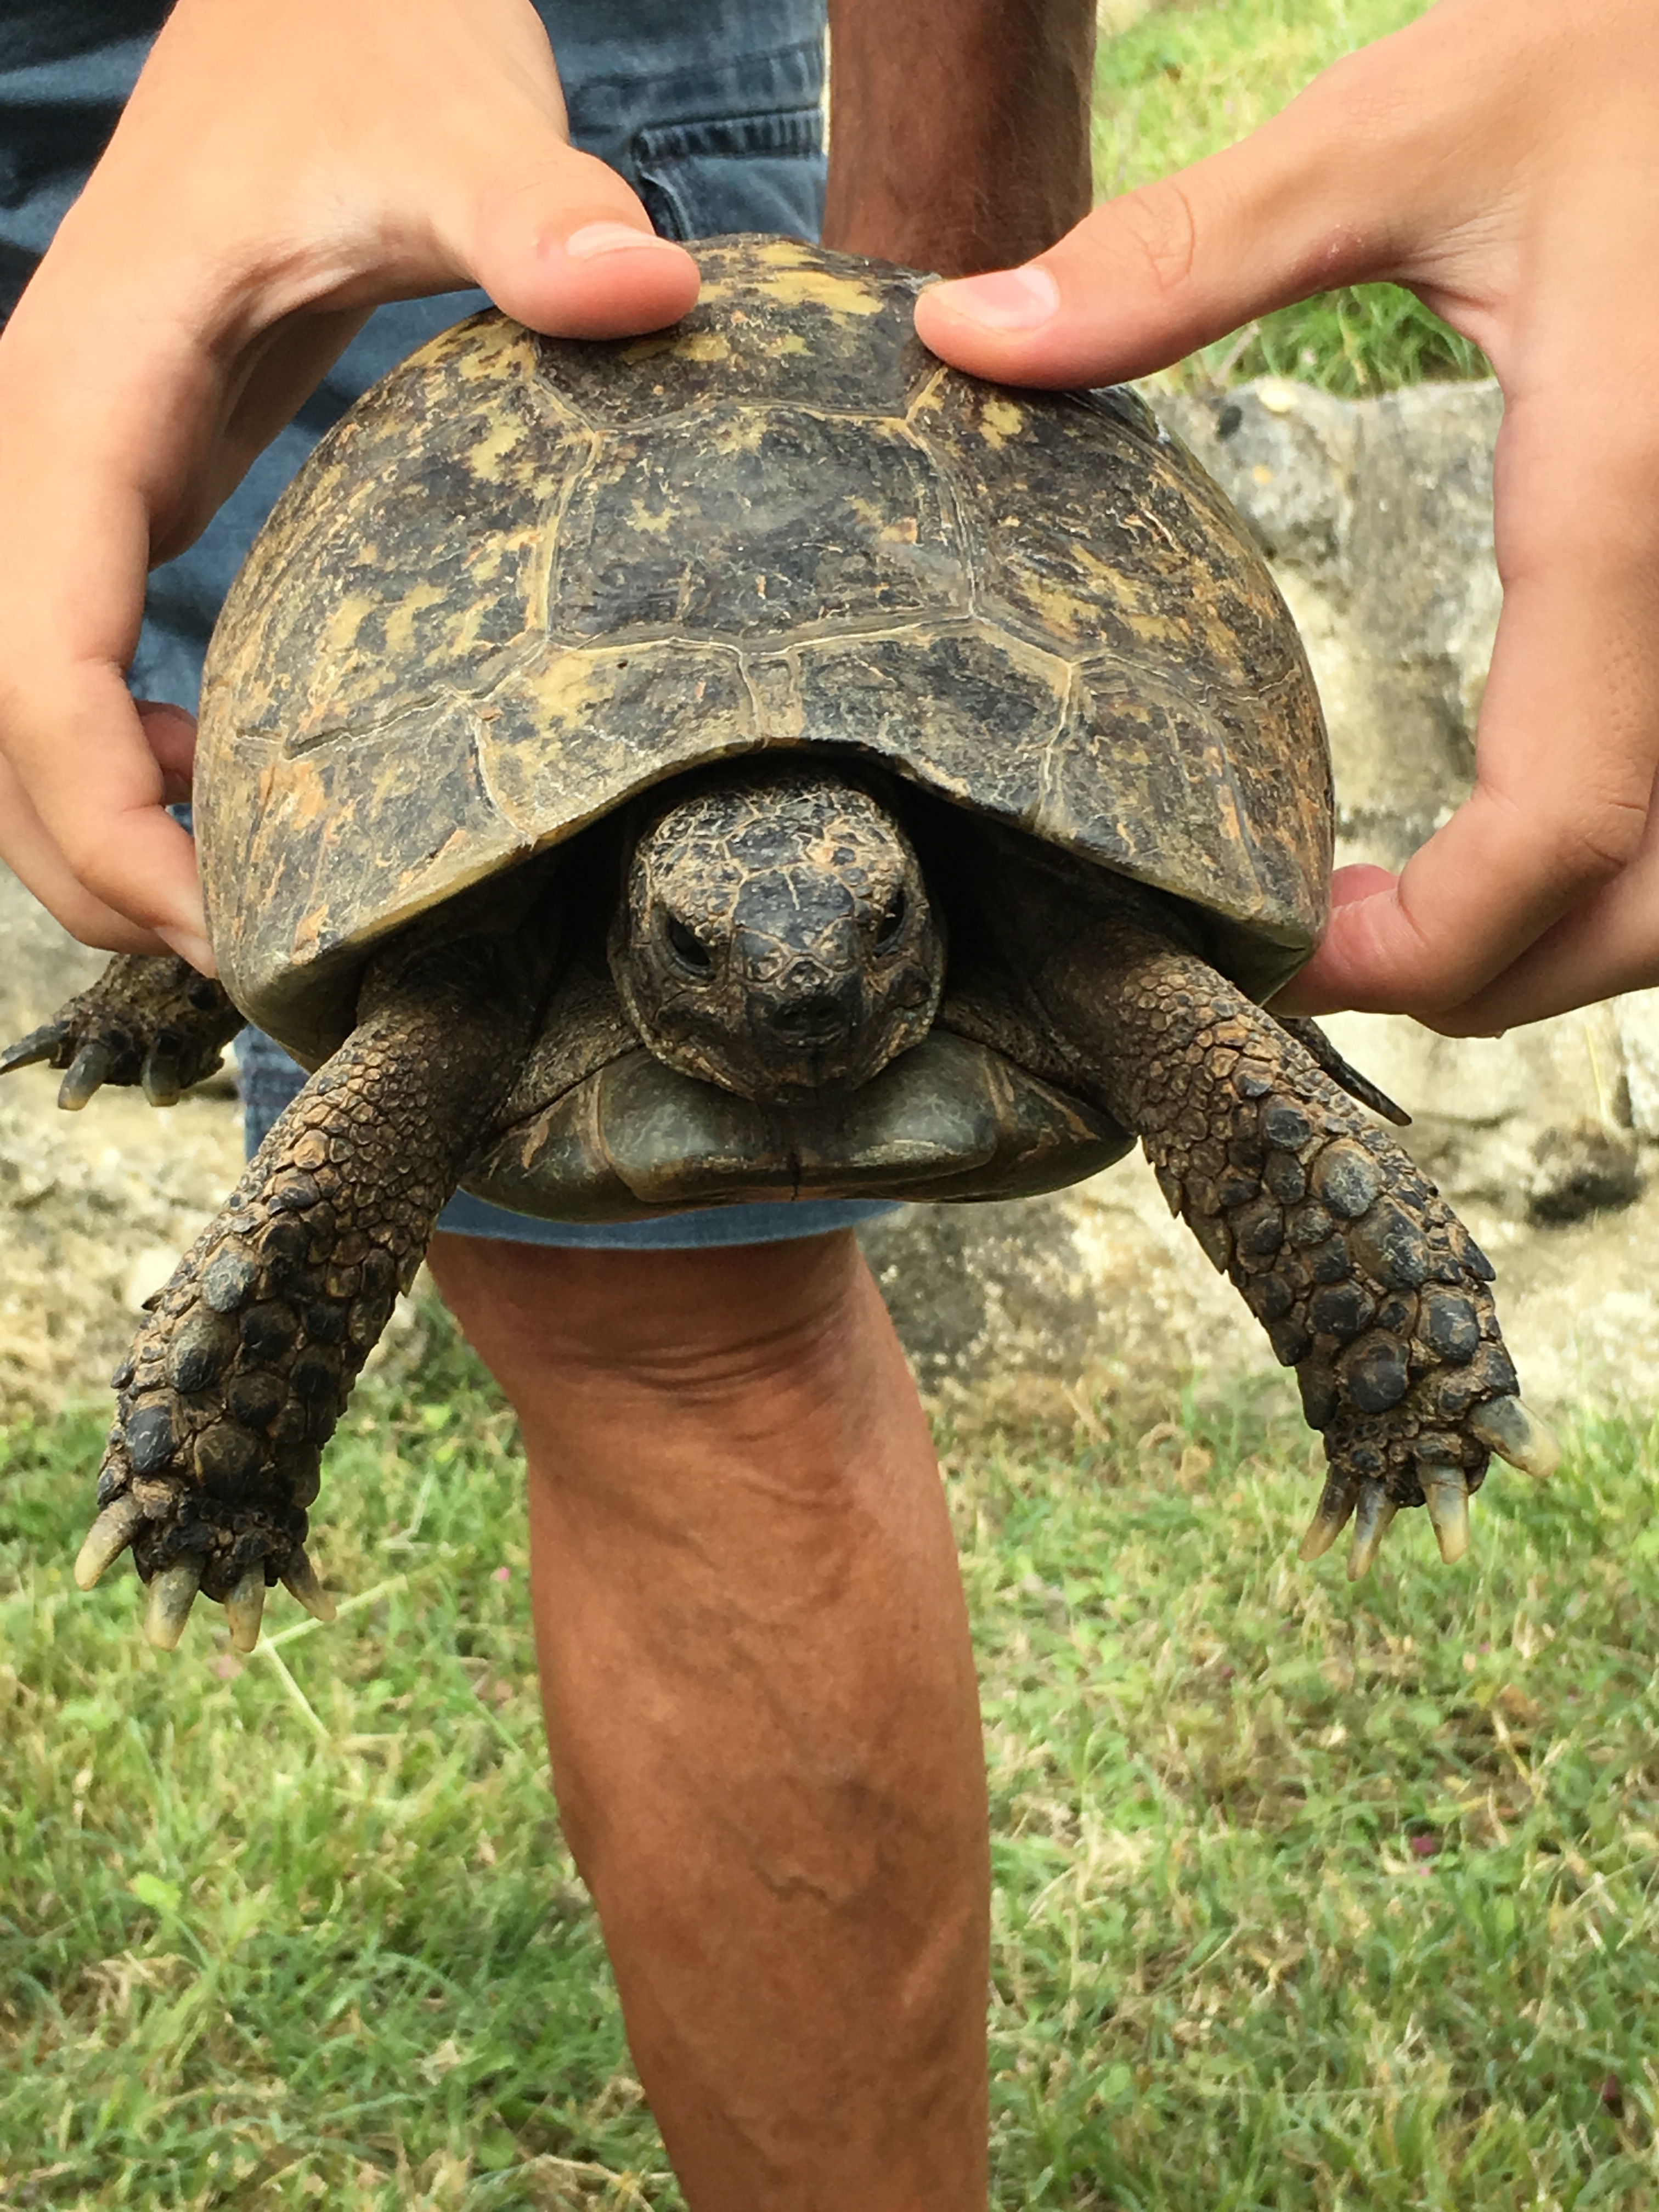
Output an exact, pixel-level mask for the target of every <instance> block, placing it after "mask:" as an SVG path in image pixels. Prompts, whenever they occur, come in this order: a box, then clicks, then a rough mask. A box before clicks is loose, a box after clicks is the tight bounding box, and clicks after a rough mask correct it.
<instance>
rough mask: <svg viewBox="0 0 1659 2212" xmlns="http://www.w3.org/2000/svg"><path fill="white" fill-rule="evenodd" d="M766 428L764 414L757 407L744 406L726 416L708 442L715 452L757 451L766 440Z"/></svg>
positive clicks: (766, 423) (767, 426)
mask: <svg viewBox="0 0 1659 2212" xmlns="http://www.w3.org/2000/svg"><path fill="white" fill-rule="evenodd" d="M768 428H769V425H768V422H767V418H766V416H765V415H764V413H763V411H762V410H760V409H759V408H754V407H745V408H743V409H741V410H739V411H738V413H737V414H735V415H730V416H727V417H726V420H725V421H724V422H721V423H720V426H719V427H718V428H717V429H716V430H715V432H714V436H713V437H712V438H711V439H710V440H709V443H710V444H711V445H712V446H713V447H714V450H715V451H716V452H717V453H759V451H760V449H761V447H763V445H764V444H765V442H766V433H767V429H768Z"/></svg>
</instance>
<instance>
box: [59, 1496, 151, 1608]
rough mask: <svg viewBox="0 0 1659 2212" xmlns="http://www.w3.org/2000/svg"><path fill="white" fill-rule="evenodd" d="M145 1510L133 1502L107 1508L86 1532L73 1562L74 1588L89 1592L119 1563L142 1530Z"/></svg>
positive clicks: (124, 1500) (119, 1500) (123, 1501)
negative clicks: (109, 1569) (106, 1571)
mask: <svg viewBox="0 0 1659 2212" xmlns="http://www.w3.org/2000/svg"><path fill="white" fill-rule="evenodd" d="M143 1521H144V1509H143V1506H142V1505H140V1504H139V1503H138V1501H137V1498H116V1499H115V1500H114V1502H113V1503H112V1504H109V1505H106V1507H105V1508H104V1510H103V1511H102V1512H101V1513H100V1515H99V1516H98V1518H97V1519H96V1520H95V1521H94V1522H93V1524H92V1526H91V1528H88V1531H87V1536H86V1541H85V1542H84V1543H83V1544H82V1547H81V1549H80V1551H79V1553H77V1554H76V1561H75V1585H76V1589H83V1590H89V1589H91V1588H92V1586H93V1584H94V1583H95V1582H96V1581H97V1580H98V1578H99V1577H100V1575H101V1574H102V1573H103V1572H104V1571H105V1569H106V1568H107V1567H108V1566H110V1565H112V1562H113V1561H114V1560H116V1559H119V1558H120V1556H121V1554H122V1553H123V1552H125V1549H126V1548H127V1546H128V1545H129V1544H130V1543H131V1541H132V1540H133V1538H134V1537H135V1536H136V1535H137V1533H138V1531H139V1529H140V1528H142V1527H143Z"/></svg>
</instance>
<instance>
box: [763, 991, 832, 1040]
mask: <svg viewBox="0 0 1659 2212" xmlns="http://www.w3.org/2000/svg"><path fill="white" fill-rule="evenodd" d="M766 1022H767V1026H768V1027H769V1029H770V1030H773V1031H774V1032H775V1034H776V1035H777V1036H781V1038H783V1040H784V1042H786V1043H787V1044H811V1045H823V1044H839V1043H840V1042H841V1041H842V1038H843V1037H845V1036H847V1035H848V1032H849V1031H850V1030H851V1028H852V1022H851V1019H850V1018H849V1016H848V1012H847V1009H846V1007H845V1006H842V1002H841V1000H839V999H837V998H836V997H835V996H834V995H833V994H832V993H830V992H829V991H809V992H804V993H802V994H800V995H799V997H797V998H793V999H784V1000H780V1002H779V1003H778V1004H777V1005H776V1006H773V1007H771V1008H770V1009H769V1012H768V1013H767V1016H766Z"/></svg>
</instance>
